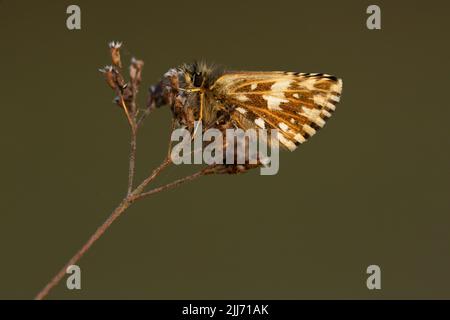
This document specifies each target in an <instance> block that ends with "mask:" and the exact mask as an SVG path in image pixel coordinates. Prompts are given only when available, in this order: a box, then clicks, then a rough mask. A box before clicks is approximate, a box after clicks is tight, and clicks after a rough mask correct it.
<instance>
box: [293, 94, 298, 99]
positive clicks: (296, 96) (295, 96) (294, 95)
mask: <svg viewBox="0 0 450 320" xmlns="http://www.w3.org/2000/svg"><path fill="white" fill-rule="evenodd" d="M292 96H293V97H294V98H297V99H298V98H300V96H299V95H298V93H294V94H293V95H292Z"/></svg>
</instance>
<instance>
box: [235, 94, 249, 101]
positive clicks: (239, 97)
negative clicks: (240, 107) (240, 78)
mask: <svg viewBox="0 0 450 320" xmlns="http://www.w3.org/2000/svg"><path fill="white" fill-rule="evenodd" d="M236 99H238V100H239V101H242V102H244V101H248V100H249V99H248V97H247V96H246V95H243V94H240V95H238V96H236Z"/></svg>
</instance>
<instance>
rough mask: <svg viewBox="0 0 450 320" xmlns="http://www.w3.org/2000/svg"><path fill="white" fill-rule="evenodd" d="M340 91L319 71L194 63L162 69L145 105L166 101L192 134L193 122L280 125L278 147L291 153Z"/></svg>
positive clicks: (339, 83) (250, 126)
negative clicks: (224, 67) (235, 68)
mask: <svg viewBox="0 0 450 320" xmlns="http://www.w3.org/2000/svg"><path fill="white" fill-rule="evenodd" d="M341 92H342V80H341V79H339V78H337V77H335V76H332V75H328V74H323V73H298V72H282V71H273V72H253V71H242V72H236V71H223V70H221V69H219V68H217V67H213V66H208V65H206V64H205V63H193V64H184V65H182V66H181V67H178V68H173V69H170V70H169V71H168V72H166V74H165V75H164V77H163V79H162V80H161V81H160V82H159V83H158V84H157V85H155V86H152V87H151V88H150V98H149V101H148V104H149V106H150V107H151V108H154V107H161V106H163V105H169V106H170V108H171V110H172V112H173V116H174V120H175V124H176V126H184V127H186V128H187V129H188V130H190V131H191V132H195V131H196V128H195V124H194V122H195V121H201V123H202V128H203V129H202V130H207V129H209V128H217V129H219V130H225V129H228V128H240V129H243V130H247V129H278V130H279V134H278V135H277V139H278V140H279V142H280V143H281V145H282V146H284V147H285V148H287V149H289V150H290V151H293V150H295V149H296V148H297V146H298V145H299V144H302V143H303V142H305V141H306V140H307V139H308V138H309V137H311V136H313V135H314V134H315V133H316V132H317V131H318V130H319V129H320V128H322V127H323V126H324V125H325V122H326V120H327V119H328V118H329V117H331V114H332V113H333V111H334V110H335V108H336V104H337V103H338V102H339V100H340V96H341ZM250 167H251V166H249V165H247V166H241V167H240V168H236V167H229V168H228V172H230V173H235V172H239V171H245V170H247V169H249V168H250Z"/></svg>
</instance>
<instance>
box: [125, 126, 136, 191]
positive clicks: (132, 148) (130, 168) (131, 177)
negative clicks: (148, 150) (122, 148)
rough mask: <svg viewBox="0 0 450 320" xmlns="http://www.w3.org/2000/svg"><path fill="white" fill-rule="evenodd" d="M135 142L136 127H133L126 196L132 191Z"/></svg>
mask: <svg viewBox="0 0 450 320" xmlns="http://www.w3.org/2000/svg"><path fill="white" fill-rule="evenodd" d="M136 140H137V127H136V126H135V125H134V126H132V127H131V139H130V147H131V150H130V160H129V166H128V167H129V169H128V190H127V195H129V194H130V193H131V191H132V190H133V180H134V170H135V169H134V168H135V166H136Z"/></svg>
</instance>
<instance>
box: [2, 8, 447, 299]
mask: <svg viewBox="0 0 450 320" xmlns="http://www.w3.org/2000/svg"><path fill="white" fill-rule="evenodd" d="M70 4H77V5H79V6H80V7H81V12H82V17H81V23H82V29H81V30H80V31H69V30H68V29H67V28H66V17H67V14H66V8H67V6H68V5H70ZM370 4H373V3H372V2H371V1H345V2H343V1H331V0H326V1H317V2H314V1H282V0H280V1H276V2H265V1H221V2H219V1H178V2H175V1H170V2H166V1H159V2H156V1H155V2H150V1H146V2H144V1H95V2H94V1H76V2H73V1H8V0H3V1H0V39H1V42H0V52H1V55H0V70H1V77H0V92H1V102H0V104H1V110H2V115H1V118H0V119H1V125H0V130H1V134H0V144H1V150H2V154H1V168H2V179H1V183H0V188H1V195H2V198H1V200H2V201H1V202H0V252H1V260H0V298H3V299H14V298H21V299H31V298H33V297H34V295H35V294H36V293H37V292H38V291H39V290H40V289H41V288H42V287H43V286H44V285H45V284H46V282H47V281H49V280H50V278H51V277H52V276H53V275H54V274H55V273H56V272H57V271H58V270H59V269H60V268H61V267H62V266H63V265H64V263H65V262H66V261H67V260H68V259H69V258H70V257H71V256H72V255H73V254H74V253H75V252H76V250H78V249H79V247H81V245H82V244H83V243H84V242H85V241H86V240H87V238H88V237H89V235H90V234H91V233H92V232H94V230H95V229H96V228H97V227H98V226H99V225H100V224H101V223H102V222H103V221H104V219H106V217H107V216H108V215H109V214H110V212H111V211H112V210H113V209H114V208H115V206H116V205H117V204H118V203H119V202H120V200H121V199H122V197H123V196H124V193H125V191H126V181H127V174H128V173H127V165H128V152H129V142H128V139H129V132H128V127H127V123H126V121H125V119H124V117H123V115H122V113H121V111H120V109H119V108H118V107H116V106H115V105H113V104H112V103H111V101H112V99H113V94H112V92H111V90H110V89H109V88H108V87H107V86H106V85H105V83H104V80H103V78H102V75H101V74H100V73H99V72H98V71H97V69H98V68H99V67H102V66H104V65H105V64H109V56H108V49H107V43H108V42H109V41H111V40H120V41H123V42H124V50H123V51H122V56H123V61H124V62H125V64H126V63H127V61H129V59H130V58H131V57H132V56H136V57H137V58H141V59H143V60H144V61H145V68H144V82H143V87H142V92H141V95H140V100H139V101H140V103H141V105H142V104H143V103H144V101H145V98H146V88H147V87H148V86H149V85H150V84H152V83H155V82H156V81H157V80H158V79H159V77H161V76H162V74H163V73H164V72H165V71H167V69H169V68H170V67H174V66H176V65H178V64H180V63H183V62H190V61H192V60H194V59H206V60H208V61H212V62H216V63H220V64H222V65H224V66H226V67H228V68H229V69H233V70H286V71H300V72H325V73H330V74H335V75H338V76H340V77H342V78H343V79H344V91H343V97H342V101H341V104H340V105H339V106H338V108H337V111H336V113H335V115H334V117H333V118H332V119H331V120H330V121H329V122H328V124H327V126H326V128H325V129H324V130H323V131H321V132H320V134H318V135H317V136H315V137H313V138H312V139H311V140H310V141H309V142H308V143H307V144H305V145H304V146H302V147H301V148H299V149H298V150H297V151H296V152H293V153H289V152H283V153H282V154H281V159H280V162H281V163H280V171H279V173H278V175H275V176H260V175H259V172H258V171H255V172H251V173H248V174H245V175H241V176H210V177H205V178H202V179H200V180H198V181H195V182H192V183H190V184H188V185H184V186H182V187H180V188H178V189H175V190H171V191H168V192H165V193H161V194H158V195H156V196H154V197H152V198H149V199H147V200H146V201H143V202H140V203H139V202H138V203H136V205H134V206H132V207H131V208H130V209H129V210H128V211H127V213H126V214H125V215H124V216H122V217H121V218H120V219H119V220H118V221H117V222H116V223H115V224H114V225H113V226H112V228H110V229H109V230H108V232H107V233H106V234H105V235H104V236H103V237H102V238H101V239H100V240H99V241H98V242H97V243H96V244H95V245H94V246H93V247H92V249H91V250H90V251H89V252H88V253H87V254H86V255H85V256H84V257H83V259H82V260H81V261H80V263H79V265H80V267H81V270H82V290H80V291H69V290H67V289H66V287H65V281H63V282H62V283H61V284H60V285H59V286H58V287H57V288H55V290H54V291H52V292H51V294H50V295H49V298H51V299H79V298H84V299H96V298H97V299H108V298H112V299H120V298H123V299H133V298H135V299H241V298H242V299H309V298H324V299H338V298H340V299H353V298H369V299H372V298H377V299H378V298H386V299H392V298H450V274H449V270H450V231H449V230H450V228H449V225H450V215H449V213H450V210H449V209H450V200H449V192H450V171H449V163H450V148H449V147H450V145H449V136H450V135H449V133H450V132H449V131H450V129H449V125H448V116H449V115H450V108H449V105H448V104H449V101H448V100H449V99H448V98H446V96H445V95H446V94H447V93H448V88H447V87H448V85H449V71H450V68H449V67H450V64H449V42H448V39H447V35H448V32H449V29H450V28H449V25H448V22H447V20H448V19H447V16H448V14H449V10H450V6H449V5H448V3H444V2H443V1H377V2H376V4H378V5H379V6H380V7H381V10H382V30H380V31H370V30H368V29H367V28H366V19H367V17H368V15H367V14H366V8H367V6H368V5H370ZM169 125H170V112H169V110H168V109H161V110H159V111H158V112H156V113H154V114H153V115H152V117H151V118H150V119H148V120H147V122H146V124H145V126H144V129H143V130H142V131H141V132H140V136H139V140H138V160H137V167H138V179H142V178H144V177H145V176H146V175H147V174H148V173H149V171H150V170H151V169H152V168H153V167H154V166H155V165H157V164H158V163H159V162H160V161H161V160H162V158H163V157H164V153H165V150H166V146H167V141H168V135H169ZM192 170H193V168H189V167H175V168H172V169H171V170H169V171H167V172H166V173H165V174H163V175H162V176H161V178H160V179H158V180H157V184H158V183H159V184H160V183H163V182H167V181H170V180H172V179H174V178H176V177H178V176H182V175H184V174H186V173H187V172H188V171H189V172H190V171H192ZM371 264H377V265H379V266H380V267H381V271H382V289H381V290H378V291H377V290H374V291H370V290H368V289H367V287H366V278H367V274H366V268H367V266H369V265H371Z"/></svg>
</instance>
